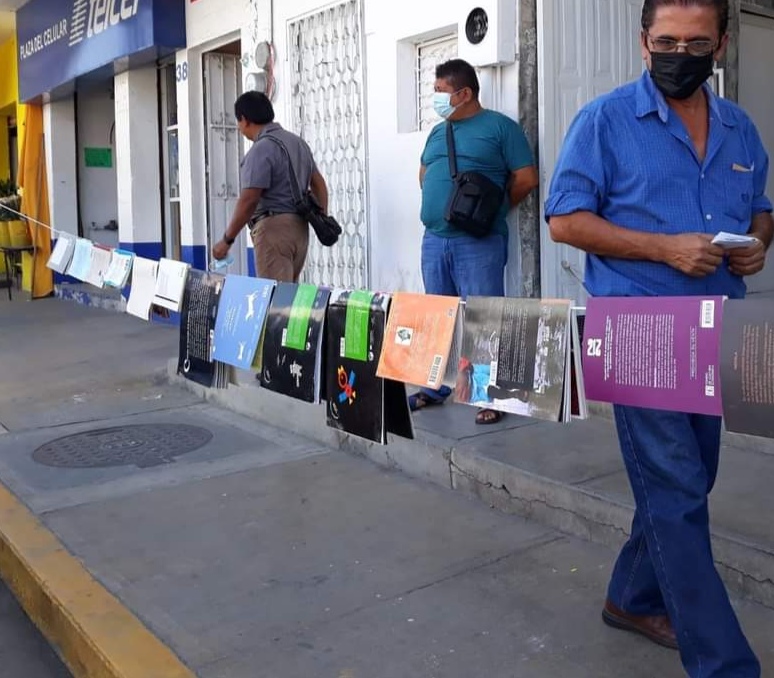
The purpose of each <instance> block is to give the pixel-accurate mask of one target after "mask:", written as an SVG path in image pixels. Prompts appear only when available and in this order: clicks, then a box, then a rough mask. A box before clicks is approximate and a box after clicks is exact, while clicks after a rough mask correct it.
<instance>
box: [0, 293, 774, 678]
mask: <svg viewBox="0 0 774 678" xmlns="http://www.w3.org/2000/svg"><path fill="white" fill-rule="evenodd" d="M176 350H177V334H176V332H175V330H174V329H170V328H167V327H163V326H148V325H145V324H143V323H142V322H141V321H138V320H136V319H134V318H130V317H127V316H122V315H115V314H111V313H107V312H103V311H100V310H96V309H87V308H82V307H79V306H77V305H74V304H69V303H66V302H61V301H57V300H50V301H45V302H35V303H33V304H29V303H26V304H23V303H21V302H20V303H16V302H15V303H14V304H8V303H5V304H3V303H0V370H2V372H1V373H0V374H1V375H2V376H1V377H0V384H1V385H2V387H1V388H0V424H2V425H3V426H4V427H5V428H7V429H8V432H7V433H4V434H2V435H0V480H2V482H3V484H4V485H5V486H6V487H8V488H9V489H10V490H11V491H12V492H13V494H14V495H15V497H17V498H18V499H19V500H21V502H20V503H19V502H17V504H18V505H14V504H12V503H11V502H12V501H13V497H11V496H10V495H9V496H8V497H7V498H6V497H4V496H2V493H0V571H2V573H3V576H4V577H6V578H8V576H9V568H10V574H11V581H9V584H10V585H11V586H12V587H14V589H15V592H16V595H17V596H18V597H19V598H20V599H21V600H22V602H23V603H24V604H25V608H26V609H27V610H28V612H29V613H30V614H31V615H32V617H33V619H34V620H35V621H36V622H38V623H39V624H41V626H43V630H44V631H45V632H47V633H48V635H49V637H50V638H51V639H52V640H53V642H54V643H55V644H56V645H57V646H58V649H59V650H60V651H61V652H62V654H63V655H64V657H65V659H66V660H67V661H68V664H69V665H70V668H71V670H72V671H73V674H74V675H75V676H76V678H80V676H87V675H88V676H99V678H104V677H105V676H114V675H115V676H137V677H138V678H139V677H140V676H142V678H154V677H155V676H159V677H161V676H164V677H165V678H166V677H167V676H181V677H182V676H190V675H191V673H195V674H196V675H199V676H206V677H212V678H215V677H223V678H254V677H259V676H260V677H264V676H266V677H272V678H275V677H276V678H297V677H300V676H304V677H307V676H309V677H312V676H321V677H322V676H326V677H327V676H333V677H334V678H382V677H384V678H387V677H390V678H394V677H395V676H409V675H411V676H415V675H416V676H423V677H428V678H430V677H444V678H445V677H449V678H463V677H464V678H471V677H472V676H488V677H492V678H500V677H502V678H505V677H506V676H507V677H511V676H519V677H524V678H532V677H534V678H538V677H540V678H548V677H555V676H574V677H575V676H580V677H585V676H588V677H589V678H591V677H594V678H598V677H605V676H610V677H611V678H612V677H613V676H621V675H629V676H641V677H642V678H646V677H648V678H650V677H651V676H654V675H663V676H675V677H677V676H680V675H683V673H682V670H681V668H680V665H679V660H678V657H677V655H676V653H674V652H670V651H667V650H662V649H660V648H658V647H655V646H653V645H652V644H650V643H648V642H646V641H643V640H641V639H639V638H636V637H632V636H630V635H628V634H623V633H621V632H616V631H612V630H609V629H607V628H606V627H604V626H602V624H601V622H600V620H599V608H600V605H601V602H602V598H603V595H604V588H605V584H606V580H607V576H608V573H609V569H610V565H611V562H612V559H613V557H614V553H613V552H612V551H611V550H610V549H609V548H608V547H607V546H605V545H604V544H593V543H589V542H588V541H583V540H579V539H577V538H574V537H571V536H567V534H565V533H562V532H559V531H558V530H557V529H556V528H561V529H563V530H564V531H565V532H566V533H579V534H584V536H586V537H591V538H593V539H594V540H596V541H599V542H605V543H612V542H614V541H617V540H619V539H620V538H621V537H622V526H621V524H622V523H625V520H626V514H627V510H628V509H627V501H628V496H627V494H626V493H625V492H624V491H623V489H621V488H622V485H621V467H620V462H619V461H618V460H617V456H616V454H615V448H614V446H613V444H612V438H611V437H610V435H609V434H610V431H609V422H607V421H606V420H604V419H602V418H597V419H595V420H593V421H591V422H587V423H585V424H573V425H572V426H569V427H564V426H558V425H556V426H551V425H547V424H541V423H536V422H533V421H528V420H522V419H518V418H515V417H512V418H508V419H506V420H504V422H503V424H501V425H500V426H498V427H496V428H493V429H486V431H487V432H486V433H483V434H482V431H481V429H480V428H474V426H473V424H472V416H473V410H470V409H464V410H460V409H459V408H454V407H450V406H445V407H444V408H437V409H434V410H432V411H430V410H429V411H427V412H424V413H422V414H421V415H420V416H418V417H417V425H418V428H419V431H420V439H419V440H418V441H414V442H408V441H405V442H404V441H397V442H395V443H394V444H391V445H390V446H388V447H386V448H385V447H380V446H375V445H365V444H363V443H360V442H358V441H353V440H351V439H348V438H345V437H343V436H340V435H339V434H336V433H334V432H332V431H330V430H328V429H326V428H325V427H324V422H323V426H322V427H320V426H319V423H320V422H321V421H323V419H324V417H323V410H322V408H314V407H308V406H305V405H302V404H300V403H295V402H294V401H290V400H287V399H284V398H281V397H278V396H272V397H267V396H268V394H265V393H263V392H262V391H261V390H260V389H258V388H256V387H254V386H253V385H252V384H251V383H249V382H247V383H246V385H245V386H243V387H239V388H231V389H228V390H227V391H223V392H220V393H217V394H216V393H214V392H211V393H209V394H207V395H208V397H210V398H211V399H213V398H214V399H217V400H219V401H220V402H222V403H223V404H225V405H228V406H229V408H230V409H224V408H221V407H216V406H213V405H214V403H212V402H210V403H207V402H204V401H203V400H202V399H201V395H202V394H199V393H195V392H193V391H192V390H190V389H188V388H185V389H183V388H181V387H180V386H179V385H177V384H170V383H168V381H167V380H166V379H165V378H164V369H165V365H166V363H167V361H168V359H169V358H170V356H173V355H175V352H176ZM233 409H237V410H241V411H242V412H243V413H244V412H249V414H250V415H251V416H250V417H246V416H244V414H240V413H239V412H234V411H233ZM136 427H150V428H148V429H147V430H149V431H151V432H158V431H162V432H163V431H165V430H166V429H164V427H177V428H176V429H175V431H182V432H183V433H182V434H181V436H183V437H185V436H188V437H190V441H189V442H191V441H193V442H191V446H192V447H195V449H191V450H189V451H185V452H180V453H179V454H177V455H173V454H172V453H171V451H170V449H167V448H166V447H164V448H163V449H162V451H164V450H166V452H164V453H163V454H162V453H160V452H159V450H158V449H156V448H155V447H154V445H153V440H152V439H151V440H148V439H147V438H141V437H138V435H139V434H138V433H137V431H139V429H137V428H136ZM102 429H110V430H111V433H110V434H109V435H108V437H107V438H104V439H102V438H99V436H96V435H95V433H94V432H95V430H102ZM143 430H146V429H143ZM126 431H135V433H132V434H131V435H129V434H125V432H126ZM197 431H198V432H199V433H200V434H202V437H201V438H199V439H196V435H198V434H197ZM437 431H443V435H440V434H439V433H437ZM202 432H203V433H202ZM78 434H83V435H82V437H80V438H78V439H76V441H75V443H70V444H68V443H67V441H65V442H60V443H58V445H57V446H55V447H54V448H51V447H47V445H48V444H49V443H51V442H52V441H54V440H58V439H60V438H65V437H68V436H74V435H78ZM103 435H107V434H103ZM164 435H167V436H168V437H167V438H165V440H166V441H169V440H172V438H170V437H169V435H174V434H169V433H168V432H167V433H164ZM122 436H123V437H122ZM197 441H198V442H197ZM96 443H99V444H96ZM194 443H195V444H196V445H198V447H196V446H195V445H194ZM82 446H92V449H91V450H90V453H89V454H86V453H85V452H86V449H85V448H84V447H82ZM52 450H53V451H52ZM342 450H343V451H346V452H354V453H356V454H355V456H353V455H352V454H343V453H342ZM33 454H34V455H35V456H33ZM68 454H69V457H68ZM730 454H733V455H735V457H734V460H735V462H736V463H726V465H725V468H724V475H723V476H722V478H721V481H720V483H719V487H718V496H719V497H720V499H716V505H715V507H714V510H715V513H716V521H718V522H722V525H720V531H726V530H728V531H731V530H735V532H733V533H732V534H731V535H730V536H722V537H721V536H719V538H718V540H717V541H718V543H719V545H720V547H721V549H720V550H722V549H724V548H727V549H728V554H727V557H728V559H729V562H731V560H732V559H733V558H740V557H744V558H747V557H748V556H749V553H757V554H761V556H760V557H761V562H762V567H766V565H767V563H768V560H767V559H766V558H767V557H769V556H771V553H770V551H769V552H767V551H766V548H767V547H766V543H769V542H766V540H767V539H768V540H771V539H772V537H771V533H770V532H768V531H767V527H766V524H765V520H764V518H765V516H766V515H767V513H766V509H767V508H771V504H770V503H769V504H768V505H767V504H766V503H765V502H766V501H768V502H771V497H770V496H767V495H770V492H768V491H767V492H764V493H761V496H756V494H757V493H756V492H755V491H754V490H751V489H750V488H757V487H761V486H764V485H765V483H766V477H765V473H766V472H767V469H768V466H767V464H768V465H769V466H774V459H773V458H771V457H769V456H767V455H768V453H767V451H766V449H765V445H763V444H760V445H759V446H758V447H754V448H752V449H740V448H729V451H728V452H727V459H726V461H727V462H728V455H730ZM46 455H48V456H46ZM111 455H113V456H111ZM116 456H117V457H118V458H122V459H124V460H125V461H126V460H129V461H131V462H133V463H126V464H124V465H110V466H105V465H102V466H91V467H90V466H89V465H88V463H89V462H90V461H94V460H101V461H102V462H103V464H104V463H106V462H107V461H109V460H110V459H113V460H114V461H115V457H116ZM358 456H369V457H371V458H372V459H373V460H375V461H377V462H379V464H381V467H380V466H378V465H374V464H372V463H369V462H368V461H365V460H364V459H359V458H357V457H358ZM41 461H46V462H47V463H48V464H51V463H56V464H60V465H59V466H51V465H46V464H45V463H41ZM64 463H70V464H71V465H70V466H69V467H68V466H62V465H61V464H64ZM73 463H74V464H75V466H73ZM748 463H756V464H758V465H757V466H755V467H754V469H753V470H754V471H755V474H758V475H757V478H756V477H749V478H748V476H747V475H744V474H742V475H740V474H741V473H742V466H745V465H746V464H748ZM394 469H400V470H403V471H406V473H404V474H399V473H394V472H393V470H394ZM745 473H746V472H745ZM755 474H753V476H754V475H755ZM409 476H416V478H412V477H409ZM423 480H431V481H433V483H434V484H433V483H427V482H423ZM753 481H757V483H760V485H758V484H756V485H747V483H751V482H753ZM439 485H443V486H445V487H446V488H448V487H454V488H456V489H458V490H464V491H460V492H449V491H448V490H447V489H443V488H442V487H439ZM738 488H743V489H744V491H740V489H738ZM616 492H619V493H620V495H616V494H615V493H616ZM471 496H477V497H482V498H484V499H485V500H486V502H482V501H478V500H474V499H471ZM6 500H7V501H6ZM734 502H737V503H739V504H740V505H741V502H746V503H745V504H744V506H745V509H746V511H747V512H750V511H751V512H753V513H754V514H755V516H757V518H755V519H752V518H750V519H747V517H746V516H745V513H744V511H741V510H735V507H734ZM490 505H496V506H497V507H498V508H501V509H506V510H507V511H510V512H518V513H522V514H524V515H525V516H529V517H533V518H537V519H538V520H537V521H527V520H525V519H524V518H522V517H518V516H509V515H505V514H504V513H503V512H502V511H493V510H491V508H490ZM769 514H770V513H769ZM35 521H38V524H37V527H36V522H35ZM31 535H32V536H31ZM743 537H744V540H743ZM52 540H53V541H52ZM753 540H757V541H753ZM758 542H763V543H762V544H761V543H758ZM61 544H63V545H64V547H66V550H63V549H62V548H61ZM741 547H743V548H742V550H740V548H741ZM768 548H769V549H770V547H768ZM744 549H748V551H749V553H748V551H745V550H744ZM740 553H742V556H740V555H739V554H740ZM73 556H74V557H73ZM61 559H65V560H61ZM25 563H26V565H25ZM62 563H64V565H62ZM84 567H85V569H84ZM90 578H93V580H92V581H90ZM751 578H752V577H751V576H750V575H749V574H745V576H743V577H742V576H740V577H739V578H738V580H737V583H741V584H743V587H744V588H745V591H746V592H747V593H751V594H755V595H759V594H760V593H761V591H764V592H765V591H766V590H767V588H766V587H767V586H768V585H770V584H771V582H770V581H769V582H768V584H767V583H766V582H765V581H762V582H759V584H760V586H758V587H755V586H752V585H749V584H748V583H747V580H748V579H751ZM764 579H765V578H764ZM95 601H96V602H95ZM44 603H45V604H44ZM736 604H737V606H738V609H739V611H740V616H741V618H742V621H743V624H744V625H745V628H746V630H747V631H748V633H749V635H750V638H751V641H752V642H753V644H754V646H755V648H756V650H757V651H758V653H759V655H760V656H761V659H762V661H763V663H764V667H765V668H764V675H768V673H772V672H774V631H772V629H774V610H772V609H769V608H766V607H764V606H761V605H758V604H755V603H753V602H751V601H737V603H736ZM52 610H53V612H52ZM60 617H61V618H60ZM52 618H53V619H54V621H53V622H52V621H51V619H52ZM159 641H161V643H159ZM148 648H149V654H147V656H148V657H150V658H151V659H150V661H145V663H142V661H143V660H142V656H145V655H146V649H148ZM160 667H161V668H160Z"/></svg>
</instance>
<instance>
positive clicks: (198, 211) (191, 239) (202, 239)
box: [176, 0, 255, 246]
mask: <svg viewBox="0 0 774 678" xmlns="http://www.w3.org/2000/svg"><path fill="white" fill-rule="evenodd" d="M251 4H255V2H252V3H251V2H250V0H236V1H234V0H198V2H195V3H190V2H189V3H186V31H187V42H188V47H187V49H185V50H180V51H179V52H178V53H177V57H176V60H177V66H178V67H179V68H178V74H180V75H181V76H182V74H183V73H185V75H186V77H185V78H182V77H178V82H177V100H178V123H179V138H180V196H181V226H182V244H183V246H190V245H204V244H206V227H207V183H206V176H205V150H204V149H205V136H204V104H203V102H204V87H203V74H202V54H203V53H204V52H207V51H210V50H212V49H215V48H216V47H218V46H220V45H223V44H227V43H229V42H232V41H234V40H239V39H241V40H242V50H243V52H244V50H245V46H246V45H248V46H249V44H251V43H250V40H249V32H250V28H251V26H252V16H253V14H254V12H251V11H249V10H250V5H251ZM188 168H190V171H187V169H188Z"/></svg>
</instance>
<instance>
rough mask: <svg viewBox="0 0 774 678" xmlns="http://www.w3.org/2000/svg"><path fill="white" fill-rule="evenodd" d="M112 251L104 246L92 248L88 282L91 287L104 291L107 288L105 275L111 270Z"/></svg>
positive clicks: (95, 245)
mask: <svg viewBox="0 0 774 678" xmlns="http://www.w3.org/2000/svg"><path fill="white" fill-rule="evenodd" d="M111 256H112V255H111V250H110V249H109V248H108V247H104V246H103V245H97V244H96V243H95V244H94V245H93V246H92V250H91V266H90V267H89V274H88V275H87V276H86V281H85V282H87V283H89V285H94V287H99V288H100V289H102V288H103V287H104V286H105V274H106V273H107V271H108V269H109V268H110V259H111Z"/></svg>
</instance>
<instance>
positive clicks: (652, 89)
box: [637, 71, 736, 127]
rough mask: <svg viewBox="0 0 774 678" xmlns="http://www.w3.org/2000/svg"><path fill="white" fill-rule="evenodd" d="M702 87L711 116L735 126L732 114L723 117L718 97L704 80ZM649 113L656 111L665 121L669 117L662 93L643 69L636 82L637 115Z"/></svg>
mask: <svg viewBox="0 0 774 678" xmlns="http://www.w3.org/2000/svg"><path fill="white" fill-rule="evenodd" d="M702 87H703V88H704V91H705V92H706V93H707V101H708V102H709V108H710V113H711V114H712V117H714V118H716V119H717V120H720V122H721V123H722V124H723V125H725V126H726V127H735V126H736V121H735V120H734V119H733V117H732V116H730V115H727V116H726V117H725V118H724V117H723V114H722V113H721V110H720V105H719V104H718V98H717V96H716V95H715V93H714V92H713V91H712V88H711V87H710V86H709V84H708V83H706V82H705V83H704V84H703V85H702ZM650 113H658V117H659V119H660V120H661V122H663V123H666V122H667V120H668V119H669V104H667V102H666V99H665V98H664V95H663V94H662V93H661V91H660V90H659V89H658V87H656V84H655V83H654V82H653V78H651V76H650V73H649V72H648V71H645V72H644V73H643V74H642V77H641V78H640V80H639V82H638V83H637V117H638V118H644V117H645V116H646V115H649V114H650Z"/></svg>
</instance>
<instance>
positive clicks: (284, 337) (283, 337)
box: [281, 327, 288, 347]
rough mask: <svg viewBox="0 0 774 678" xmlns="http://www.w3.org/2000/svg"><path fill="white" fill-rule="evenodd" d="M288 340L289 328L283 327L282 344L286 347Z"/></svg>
mask: <svg viewBox="0 0 774 678" xmlns="http://www.w3.org/2000/svg"><path fill="white" fill-rule="evenodd" d="M287 341H288V328H287V327H283V328H282V344H281V345H282V346H283V347H284V346H285V345H286V344H287Z"/></svg>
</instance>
